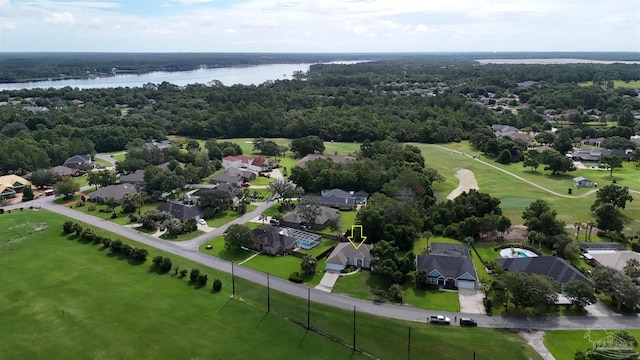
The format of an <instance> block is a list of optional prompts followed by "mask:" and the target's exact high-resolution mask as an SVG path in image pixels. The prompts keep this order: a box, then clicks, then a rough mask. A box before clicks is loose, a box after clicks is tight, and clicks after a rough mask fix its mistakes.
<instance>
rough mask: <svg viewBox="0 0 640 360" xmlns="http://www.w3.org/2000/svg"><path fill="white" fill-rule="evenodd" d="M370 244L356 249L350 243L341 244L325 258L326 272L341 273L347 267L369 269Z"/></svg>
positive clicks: (370, 258)
mask: <svg viewBox="0 0 640 360" xmlns="http://www.w3.org/2000/svg"><path fill="white" fill-rule="evenodd" d="M371 247H372V245H370V244H362V245H360V246H359V247H358V248H357V249H356V247H355V246H353V244H351V243H350V242H343V243H340V244H338V245H336V247H335V248H334V249H333V251H332V252H331V254H329V256H328V257H327V265H326V269H327V270H333V271H342V270H344V269H346V268H347V266H355V267H359V268H363V269H370V268H371V260H372V257H371Z"/></svg>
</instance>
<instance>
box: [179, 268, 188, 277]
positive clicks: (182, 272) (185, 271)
mask: <svg viewBox="0 0 640 360" xmlns="http://www.w3.org/2000/svg"><path fill="white" fill-rule="evenodd" d="M187 272H188V271H187V269H182V270H180V277H185V276H187Z"/></svg>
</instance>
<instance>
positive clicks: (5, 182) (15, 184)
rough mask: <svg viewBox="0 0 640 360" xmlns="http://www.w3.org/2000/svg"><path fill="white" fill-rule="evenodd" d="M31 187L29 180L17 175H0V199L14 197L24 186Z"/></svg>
mask: <svg viewBox="0 0 640 360" xmlns="http://www.w3.org/2000/svg"><path fill="white" fill-rule="evenodd" d="M26 187H31V182H29V181H28V180H26V179H25V178H23V177H20V176H18V175H5V176H0V200H5V199H14V198H15V197H16V196H17V194H18V193H21V192H22V191H23V190H24V188H26Z"/></svg>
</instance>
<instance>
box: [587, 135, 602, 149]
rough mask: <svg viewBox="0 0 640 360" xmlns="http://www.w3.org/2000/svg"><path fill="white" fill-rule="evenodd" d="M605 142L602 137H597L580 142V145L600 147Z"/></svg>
mask: <svg viewBox="0 0 640 360" xmlns="http://www.w3.org/2000/svg"><path fill="white" fill-rule="evenodd" d="M604 140H605V138H603V137H598V138H593V139H583V140H582V141H581V143H582V145H589V146H598V147H600V146H602V142H603V141H604Z"/></svg>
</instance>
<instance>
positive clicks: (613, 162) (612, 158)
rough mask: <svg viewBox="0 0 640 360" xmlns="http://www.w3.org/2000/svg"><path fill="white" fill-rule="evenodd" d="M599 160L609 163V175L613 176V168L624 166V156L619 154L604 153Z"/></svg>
mask: <svg viewBox="0 0 640 360" xmlns="http://www.w3.org/2000/svg"><path fill="white" fill-rule="evenodd" d="M598 161H599V162H600V163H602V164H607V166H608V167H609V176H613V169H615V168H621V167H622V158H621V157H620V156H619V155H616V154H613V155H602V156H601V157H600V159H598Z"/></svg>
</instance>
